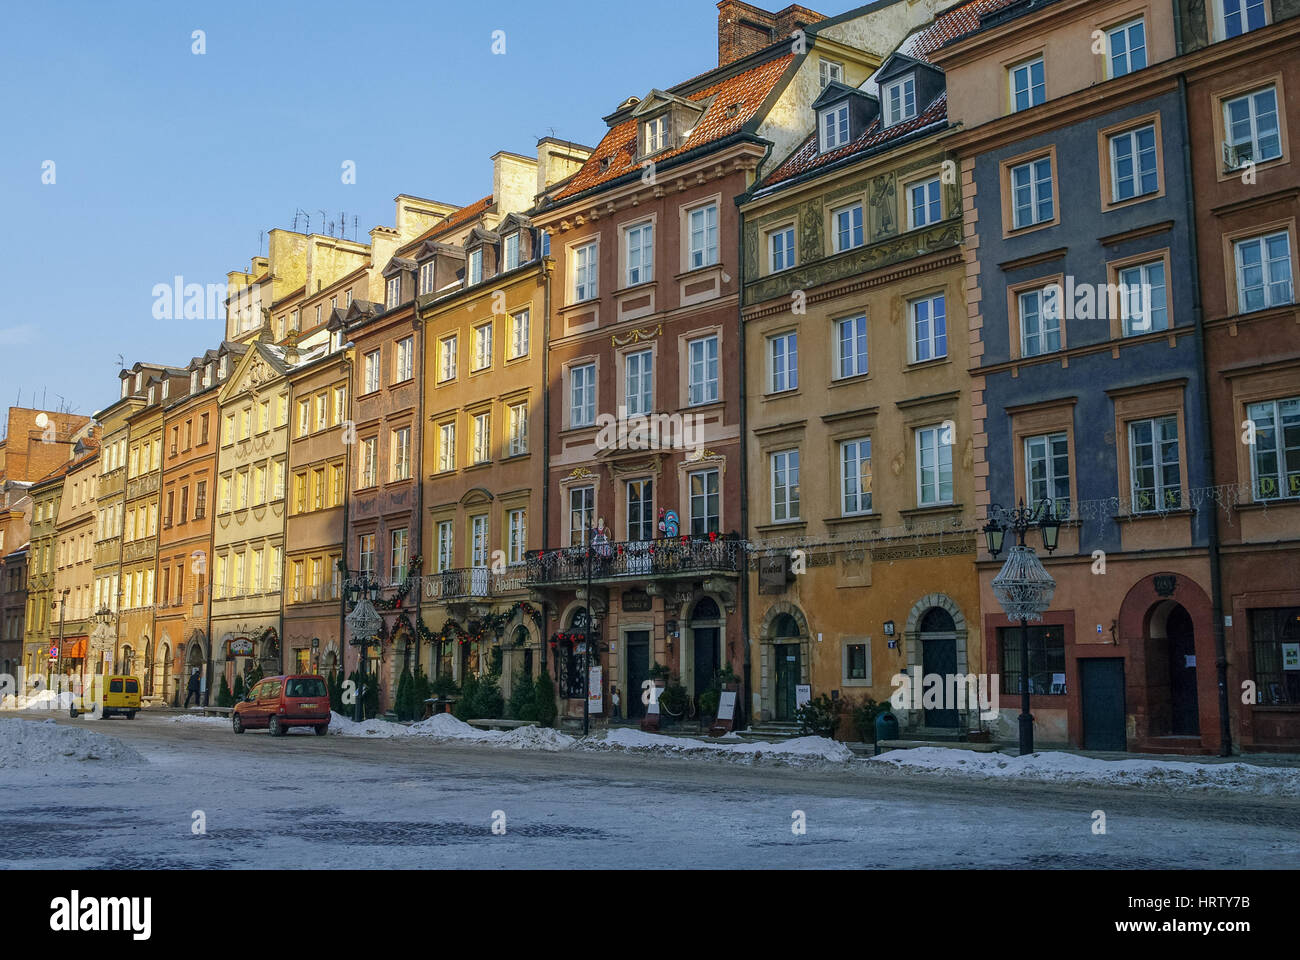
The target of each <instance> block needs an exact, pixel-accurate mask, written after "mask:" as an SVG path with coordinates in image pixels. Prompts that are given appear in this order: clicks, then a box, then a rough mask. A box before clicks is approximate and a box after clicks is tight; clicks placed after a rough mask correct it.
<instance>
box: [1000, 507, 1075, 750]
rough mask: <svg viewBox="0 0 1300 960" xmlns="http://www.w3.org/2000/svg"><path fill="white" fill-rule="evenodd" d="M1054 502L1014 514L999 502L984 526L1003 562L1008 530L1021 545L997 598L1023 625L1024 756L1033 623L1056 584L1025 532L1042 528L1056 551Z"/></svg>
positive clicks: (1028, 742)
mask: <svg viewBox="0 0 1300 960" xmlns="http://www.w3.org/2000/svg"><path fill="white" fill-rule="evenodd" d="M1052 507H1053V505H1052V501H1051V500H1043V501H1040V502H1039V503H1038V504H1037V505H1036V506H1033V507H1026V506H1025V502H1024V501H1023V500H1021V501H1020V505H1019V506H1018V507H1016V508H1015V509H1014V510H1004V509H1003V508H1002V507H999V506H998V505H996V504H994V505H993V506H991V507H990V508H989V522H988V523H987V524H985V526H984V538H985V546H986V547H987V548H988V551H989V556H991V557H992V558H993V559H995V560H996V559H997V556H998V554H999V553H1001V552H1002V548H1003V542H1004V540H1005V539H1006V533H1007V530H1008V529H1010V530H1012V531H1013V532H1014V533H1015V534H1016V541H1017V542H1016V544H1015V546H1013V547H1012V548H1011V549H1010V550H1009V551H1008V553H1007V559H1006V562H1005V563H1004V564H1003V565H1002V570H1001V571H1000V572H999V573H998V575H997V576H996V577H994V578H993V595H994V596H995V597H997V600H998V603H999V604H1001V605H1002V610H1003V612H1004V613H1005V614H1006V616H1007V619H1008V620H1018V621H1020V718H1019V719H1020V755H1021V756H1025V755H1026V754H1030V753H1033V752H1034V718H1033V715H1032V714H1030V712H1029V621H1030V620H1035V621H1038V620H1042V619H1043V612H1044V611H1045V610H1046V609H1047V608H1048V607H1049V606H1050V605H1051V603H1052V594H1053V593H1055V592H1056V581H1055V580H1053V579H1052V575H1051V574H1049V573H1048V572H1047V570H1046V569H1045V568H1044V567H1043V564H1042V561H1041V560H1039V559H1038V555H1037V554H1036V553H1034V550H1033V548H1032V547H1028V546H1025V531H1027V530H1028V529H1029V528H1030V527H1031V526H1037V527H1038V529H1039V531H1040V532H1041V534H1042V537H1043V546H1044V548H1046V550H1047V552H1048V553H1049V554H1050V553H1052V552H1053V551H1054V550H1056V547H1057V544H1058V542H1059V536H1060V531H1061V521H1060V519H1059V518H1058V517H1057V516H1056V514H1055V512H1054V511H1053V509H1052Z"/></svg>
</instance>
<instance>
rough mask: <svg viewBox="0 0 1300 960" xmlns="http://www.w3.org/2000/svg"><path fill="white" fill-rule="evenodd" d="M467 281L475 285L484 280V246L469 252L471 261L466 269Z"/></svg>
mask: <svg viewBox="0 0 1300 960" xmlns="http://www.w3.org/2000/svg"><path fill="white" fill-rule="evenodd" d="M465 276H466V282H467V283H468V284H469V285H470V286H473V285H474V284H476V283H482V282H483V248H482V247H479V248H477V249H475V250H471V251H470V252H469V262H468V264H467V266H466V269H465Z"/></svg>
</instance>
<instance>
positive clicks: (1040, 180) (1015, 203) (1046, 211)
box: [1011, 157, 1055, 230]
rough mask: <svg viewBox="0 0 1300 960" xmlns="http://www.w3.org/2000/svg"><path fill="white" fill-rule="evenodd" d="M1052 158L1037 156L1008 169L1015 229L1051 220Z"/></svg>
mask: <svg viewBox="0 0 1300 960" xmlns="http://www.w3.org/2000/svg"><path fill="white" fill-rule="evenodd" d="M1054 211H1055V203H1054V201H1053V199H1052V159H1051V157H1039V158H1038V159H1037V160H1030V161H1029V162H1028V163H1022V164H1019V165H1017V166H1014V167H1012V168H1011V223H1012V227H1013V228H1014V229H1016V230H1019V229H1021V228H1022V227H1031V226H1033V225H1034V224H1036V223H1046V222H1047V221H1049V220H1052V219H1053V218H1054V217H1055V212H1054Z"/></svg>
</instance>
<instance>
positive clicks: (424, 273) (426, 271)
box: [420, 260, 435, 295]
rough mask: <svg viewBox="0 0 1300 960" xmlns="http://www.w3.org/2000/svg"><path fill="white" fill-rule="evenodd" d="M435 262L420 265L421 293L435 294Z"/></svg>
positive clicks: (430, 261)
mask: <svg viewBox="0 0 1300 960" xmlns="http://www.w3.org/2000/svg"><path fill="white" fill-rule="evenodd" d="M434 262H435V261H433V260H429V261H427V262H425V263H422V264H420V293H421V295H423V294H426V293H433V268H434Z"/></svg>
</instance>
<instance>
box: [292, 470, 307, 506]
mask: <svg viewBox="0 0 1300 960" xmlns="http://www.w3.org/2000/svg"><path fill="white" fill-rule="evenodd" d="M293 508H294V511H295V512H297V513H305V512H306V510H307V471H306V470H304V471H302V472H301V473H295V474H294V475H293Z"/></svg>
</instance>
